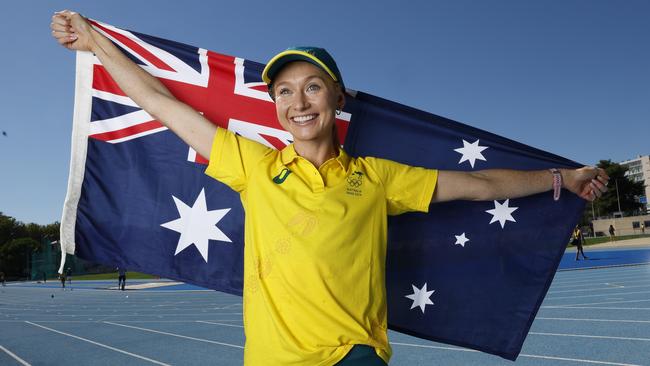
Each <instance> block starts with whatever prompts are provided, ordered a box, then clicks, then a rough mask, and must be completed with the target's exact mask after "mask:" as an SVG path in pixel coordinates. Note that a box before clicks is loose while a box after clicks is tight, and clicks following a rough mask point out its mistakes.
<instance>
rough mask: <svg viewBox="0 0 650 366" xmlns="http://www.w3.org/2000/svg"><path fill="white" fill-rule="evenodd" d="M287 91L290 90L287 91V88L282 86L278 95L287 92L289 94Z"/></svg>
mask: <svg viewBox="0 0 650 366" xmlns="http://www.w3.org/2000/svg"><path fill="white" fill-rule="evenodd" d="M289 93H290V92H289V89H287V88H282V89H280V91H279V92H278V95H287V94H289Z"/></svg>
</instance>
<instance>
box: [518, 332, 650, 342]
mask: <svg viewBox="0 0 650 366" xmlns="http://www.w3.org/2000/svg"><path fill="white" fill-rule="evenodd" d="M528 334H534V335H543V336H554V337H576V338H598V339H617V340H622V341H641V342H650V338H634V337H614V336H599V335H590V334H564V333H543V332H530V333H528Z"/></svg>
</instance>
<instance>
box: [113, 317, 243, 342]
mask: <svg viewBox="0 0 650 366" xmlns="http://www.w3.org/2000/svg"><path fill="white" fill-rule="evenodd" d="M102 323H104V324H111V325H116V326H118V327H125V328H131V329H138V330H142V331H145V332H151V333H156V334H164V335H168V336H172V337H178V338H184V339H190V340H193V341H198V342H205V343H211V344H218V345H221V346H227V347H233V348H240V349H244V346H239V345H236V344H230V343H223V342H217V341H211V340H209V339H203V338H195V337H190V336H184V335H181V334H175V333H168V332H162V331H159V330H154V329H149V328H141V327H135V326H133V325H126V324H120V323H113V322H107V321H104V322H102Z"/></svg>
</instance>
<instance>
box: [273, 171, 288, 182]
mask: <svg viewBox="0 0 650 366" xmlns="http://www.w3.org/2000/svg"><path fill="white" fill-rule="evenodd" d="M289 174H291V170H289V169H287V168H284V169H282V171H281V172H280V174H278V175H276V176H275V177H273V183H275V184H282V183H284V181H285V180H286V179H287V177H288V176H289Z"/></svg>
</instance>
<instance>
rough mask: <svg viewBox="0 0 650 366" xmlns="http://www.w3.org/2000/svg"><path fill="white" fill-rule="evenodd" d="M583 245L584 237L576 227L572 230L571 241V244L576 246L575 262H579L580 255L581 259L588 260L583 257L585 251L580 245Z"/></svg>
mask: <svg viewBox="0 0 650 366" xmlns="http://www.w3.org/2000/svg"><path fill="white" fill-rule="evenodd" d="M584 243H585V237H584V236H583V235H582V231H581V230H580V228H579V227H578V226H576V228H575V229H573V238H572V239H571V244H573V245H575V246H576V260H577V261H579V260H580V253H582V258H584V259H589V258H587V256H586V255H585V251H584V249H583V248H582V245H583V244H584Z"/></svg>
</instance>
